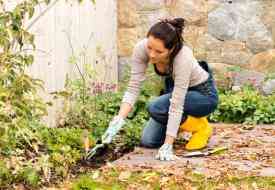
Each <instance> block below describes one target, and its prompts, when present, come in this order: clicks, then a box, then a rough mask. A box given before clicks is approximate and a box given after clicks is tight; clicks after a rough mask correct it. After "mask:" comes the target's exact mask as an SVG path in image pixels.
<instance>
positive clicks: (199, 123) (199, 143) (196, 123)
mask: <svg viewBox="0 0 275 190" xmlns="http://www.w3.org/2000/svg"><path fill="white" fill-rule="evenodd" d="M180 130H181V131H188V132H191V133H192V137H191V139H190V140H189V142H188V143H187V144H186V145H185V148H186V149H187V150H196V149H201V148H204V147H205V146H206V145H207V142H208V139H209V137H210V136H211V135H212V130H213V129H212V127H211V126H210V125H209V123H208V121H207V118H206V117H198V118H197V117H192V116H188V117H187V119H186V121H185V122H184V123H183V124H181V126H180Z"/></svg>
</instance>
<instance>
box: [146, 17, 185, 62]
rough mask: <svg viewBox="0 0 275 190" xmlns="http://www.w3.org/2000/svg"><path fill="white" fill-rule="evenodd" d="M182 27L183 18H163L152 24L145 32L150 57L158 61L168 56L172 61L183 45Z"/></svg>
mask: <svg viewBox="0 0 275 190" xmlns="http://www.w3.org/2000/svg"><path fill="white" fill-rule="evenodd" d="M183 29H184V19H183V18H175V19H170V20H169V19H165V20H161V21H159V22H157V23H156V24H154V25H153V26H152V27H151V28H150V30H149V32H148V34H147V38H148V50H149V56H150V59H151V60H152V61H153V62H158V61H160V60H163V59H165V58H168V59H169V63H172V62H173V59H174V57H175V56H176V55H177V53H178V52H179V51H180V49H181V48H182V45H183V38H182V32H183Z"/></svg>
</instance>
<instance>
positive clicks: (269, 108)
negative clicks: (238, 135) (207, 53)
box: [210, 86, 275, 124]
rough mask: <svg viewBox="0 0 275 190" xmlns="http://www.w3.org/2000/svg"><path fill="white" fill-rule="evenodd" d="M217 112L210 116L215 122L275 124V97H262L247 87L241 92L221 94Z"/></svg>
mask: <svg viewBox="0 0 275 190" xmlns="http://www.w3.org/2000/svg"><path fill="white" fill-rule="evenodd" d="M219 97H220V100H219V105H218V108H217V110H216V111H215V112H214V113H213V114H211V115H210V120H212V121H214V122H227V123H247V124H272V123H274V122H275V119H274V117H275V103H274V100H275V96H274V95H270V96H264V95H261V94H260V93H259V92H258V91H257V90H254V89H253V88H251V87H249V86H247V87H244V88H243V89H242V90H241V91H238V92H232V91H227V92H224V93H220V95H219Z"/></svg>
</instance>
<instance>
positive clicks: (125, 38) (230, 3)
mask: <svg viewBox="0 0 275 190" xmlns="http://www.w3.org/2000/svg"><path fill="white" fill-rule="evenodd" d="M118 2H119V6H118V9H119V30H118V41H119V56H120V58H123V57H129V56H130V55H131V52H132V48H133V46H134V44H135V43H136V42H137V41H138V40H139V39H142V38H144V37H145V36H146V33H147V31H148V29H149V28H150V26H152V24H154V23H155V22H156V21H158V19H160V18H167V17H183V18H185V19H186V21H187V22H186V27H185V30H184V34H183V37H184V39H185V42H186V44H187V45H188V46H190V47H191V48H192V49H193V51H194V55H195V57H196V58H197V59H199V60H202V59H204V60H207V61H208V62H209V63H211V64H212V63H215V64H213V65H214V67H215V65H216V66H217V63H219V64H224V65H227V66H228V65H230V66H233V67H234V66H240V67H241V68H242V69H244V70H246V69H249V70H251V73H253V72H254V71H255V72H260V73H265V74H266V73H274V72H275V69H273V65H274V60H273V58H272V57H273V52H274V49H275V11H274V10H275V1H274V0H249V1H247V0H120V1H118ZM270 52H272V53H270ZM271 54H272V55H271ZM120 60H123V59H120ZM274 67H275V66H274ZM220 73H221V72H220ZM243 73H250V71H247V70H246V72H243ZM239 78H240V79H241V80H246V78H247V77H239ZM272 84H273V83H272ZM269 89H271V88H269Z"/></svg>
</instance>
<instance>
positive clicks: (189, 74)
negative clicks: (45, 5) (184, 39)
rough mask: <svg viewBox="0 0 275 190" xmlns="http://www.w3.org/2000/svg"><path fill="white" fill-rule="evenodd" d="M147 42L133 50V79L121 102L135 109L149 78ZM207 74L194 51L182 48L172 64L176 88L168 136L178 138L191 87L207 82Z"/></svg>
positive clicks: (140, 43) (171, 107)
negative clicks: (186, 98) (143, 83)
mask: <svg viewBox="0 0 275 190" xmlns="http://www.w3.org/2000/svg"><path fill="white" fill-rule="evenodd" d="M147 42H148V39H147V38H145V39H143V40H141V41H139V42H138V43H137V44H136V46H135V48H134V50H133V55H132V63H131V77H130V81H129V84H128V89H127V91H126V92H125V94H124V96H123V99H122V102H124V103H128V104H130V105H131V106H134V104H135V102H136V99H137V97H138V95H139V92H140V86H141V82H143V81H144V80H145V79H146V77H145V72H146V69H147V67H148V62H149V56H148V49H147ZM208 75H209V74H208V73H207V72H206V71H205V70H204V69H202V67H200V65H199V64H198V62H197V60H196V59H195V58H194V56H193V52H192V50H191V49H190V48H189V47H187V46H183V47H182V49H181V50H180V51H179V53H178V54H177V55H176V57H175V59H174V61H173V74H172V76H173V78H174V89H173V92H172V98H171V99H170V107H169V117H168V123H167V131H166V135H170V136H173V137H176V136H177V132H178V129H179V125H180V122H181V117H182V113H183V107H184V100H185V96H186V92H187V89H188V87H192V86H195V85H198V84H200V83H202V82H204V81H206V80H207V78H208Z"/></svg>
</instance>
